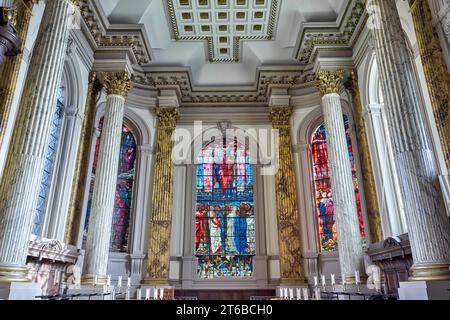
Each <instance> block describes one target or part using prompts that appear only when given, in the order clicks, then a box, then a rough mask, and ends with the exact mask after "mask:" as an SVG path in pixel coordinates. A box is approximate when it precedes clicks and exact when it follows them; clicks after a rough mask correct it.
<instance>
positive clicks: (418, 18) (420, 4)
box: [409, 0, 450, 170]
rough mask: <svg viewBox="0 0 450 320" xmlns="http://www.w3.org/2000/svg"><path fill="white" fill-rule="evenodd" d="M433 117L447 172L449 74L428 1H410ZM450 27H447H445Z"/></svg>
mask: <svg viewBox="0 0 450 320" xmlns="http://www.w3.org/2000/svg"><path fill="white" fill-rule="evenodd" d="M409 3H410V6H411V13H412V17H413V21H414V28H415V30H416V35H417V43H418V46H419V51H420V56H421V58H422V64H423V69H424V72H425V79H426V81H427V86H428V92H429V93H430V98H431V105H432V107H433V113H434V118H435V119H436V125H437V129H438V132H439V137H440V140H441V143H442V148H443V150H444V156H445V161H446V163H447V170H450V74H449V73H448V70H447V65H446V63H445V60H444V55H443V53H442V48H441V44H440V42H439V36H438V34H437V32H436V30H435V29H434V28H433V17H432V15H431V9H430V5H429V3H428V0H409ZM448 28H450V25H449V26H448ZM449 33H450V29H449Z"/></svg>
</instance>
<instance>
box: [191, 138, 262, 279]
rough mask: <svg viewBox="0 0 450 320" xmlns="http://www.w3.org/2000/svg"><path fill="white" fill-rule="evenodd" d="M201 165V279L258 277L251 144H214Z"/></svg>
mask: <svg viewBox="0 0 450 320" xmlns="http://www.w3.org/2000/svg"><path fill="white" fill-rule="evenodd" d="M198 163H199V165H198V166H197V179H196V180H197V183H196V184H197V189H196V194H197V203H196V212H195V229H196V234H195V255H196V257H197V258H198V269H197V272H198V276H199V278H201V279H215V278H225V277H237V278H243V277H251V276H253V257H254V256H255V253H256V245H255V212H254V202H253V167H252V165H251V164H250V156H249V153H248V151H247V148H246V147H245V145H243V144H241V143H239V142H237V141H231V142H227V141H226V140H224V141H220V142H216V141H214V142H211V143H209V144H208V145H207V146H206V147H205V148H204V149H203V150H202V153H201V155H200V156H199V159H198Z"/></svg>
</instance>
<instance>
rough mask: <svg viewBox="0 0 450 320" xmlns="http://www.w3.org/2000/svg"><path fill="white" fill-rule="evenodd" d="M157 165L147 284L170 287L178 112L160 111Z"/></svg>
mask: <svg viewBox="0 0 450 320" xmlns="http://www.w3.org/2000/svg"><path fill="white" fill-rule="evenodd" d="M156 115H157V117H158V128H157V131H158V133H157V138H156V139H157V141H156V148H157V152H156V163H155V171H154V182H153V196H152V218H151V221H150V239H149V246H148V255H147V275H146V277H145V280H144V283H145V284H150V285H168V284H169V264H170V233H171V226H172V206H173V171H174V167H173V161H172V149H173V142H172V134H173V132H174V130H175V128H176V123H177V119H178V110H177V108H158V109H157V110H156Z"/></svg>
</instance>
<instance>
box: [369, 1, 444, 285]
mask: <svg viewBox="0 0 450 320" xmlns="http://www.w3.org/2000/svg"><path fill="white" fill-rule="evenodd" d="M371 4H372V6H370V7H371V8H377V10H369V14H370V15H371V18H372V19H376V20H377V21H378V23H377V24H376V25H377V26H378V27H377V28H373V29H372V35H373V38H374V40H375V52H376V55H377V62H378V65H379V70H380V78H381V83H382V89H383V93H384V96H385V99H386V111H387V120H388V126H389V130H390V132H391V139H392V142H393V149H394V150H393V153H394V158H395V161H396V165H397V170H398V173H397V174H398V176H399V180H400V188H401V193H402V196H403V199H404V203H405V205H406V207H407V210H406V220H407V225H408V230H409V238H410V242H411V249H412V254H413V259H414V266H413V268H412V271H413V277H412V278H411V280H447V279H450V270H449V266H450V223H449V221H448V217H447V213H446V209H445V204H444V199H443V195H442V190H441V187H440V184H439V177H438V170H437V165H436V158H435V155H434V152H433V148H432V143H431V137H430V133H429V128H427V125H426V121H425V119H424V117H425V116H426V114H425V106H424V104H423V102H422V99H421V97H420V87H419V85H418V81H417V78H416V75H415V68H414V62H413V57H412V56H411V54H410V52H409V50H408V46H407V42H406V41H407V40H406V38H405V35H404V33H403V29H402V26H401V22H400V17H399V14H398V11H397V7H396V4H395V1H389V0H372V1H371ZM428 36H431V35H428ZM447 90H448V89H447Z"/></svg>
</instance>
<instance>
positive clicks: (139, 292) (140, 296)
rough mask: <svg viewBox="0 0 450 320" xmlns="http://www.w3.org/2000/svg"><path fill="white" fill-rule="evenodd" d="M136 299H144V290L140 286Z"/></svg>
mask: <svg viewBox="0 0 450 320" xmlns="http://www.w3.org/2000/svg"><path fill="white" fill-rule="evenodd" d="M136 300H142V290H141V288H138V289H137V291H136Z"/></svg>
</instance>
